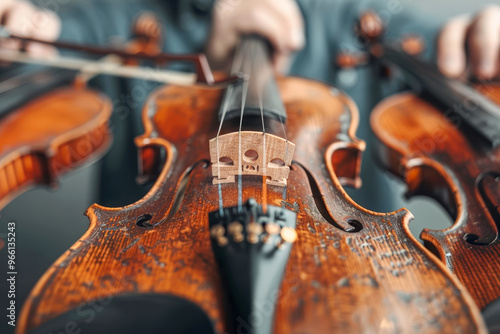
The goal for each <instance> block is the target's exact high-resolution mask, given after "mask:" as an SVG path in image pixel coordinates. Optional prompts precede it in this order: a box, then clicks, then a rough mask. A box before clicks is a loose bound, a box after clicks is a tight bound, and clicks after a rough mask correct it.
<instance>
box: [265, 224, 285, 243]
mask: <svg viewBox="0 0 500 334" xmlns="http://www.w3.org/2000/svg"><path fill="white" fill-rule="evenodd" d="M264 229H265V231H266V234H265V235H264V236H263V237H262V241H263V242H264V243H267V242H268V241H269V238H270V237H271V236H272V235H276V234H279V233H280V231H281V226H279V225H278V224H275V223H267V224H266V226H265V227H264Z"/></svg>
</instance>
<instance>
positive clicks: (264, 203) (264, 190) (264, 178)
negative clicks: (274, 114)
mask: <svg viewBox="0 0 500 334" xmlns="http://www.w3.org/2000/svg"><path fill="white" fill-rule="evenodd" d="M257 96H258V100H259V108H260V118H261V120H262V211H263V212H264V213H267V168H266V163H267V162H266V154H267V152H266V126H265V123H264V107H263V105H262V94H261V90H260V89H259V90H258V92H257Z"/></svg>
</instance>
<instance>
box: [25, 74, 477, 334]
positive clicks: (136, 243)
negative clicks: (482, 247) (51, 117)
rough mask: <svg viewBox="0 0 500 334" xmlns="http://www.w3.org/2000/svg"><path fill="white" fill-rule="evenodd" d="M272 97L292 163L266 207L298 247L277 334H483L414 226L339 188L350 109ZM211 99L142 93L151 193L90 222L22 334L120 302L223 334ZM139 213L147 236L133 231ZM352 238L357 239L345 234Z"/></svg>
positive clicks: (320, 92)
mask: <svg viewBox="0 0 500 334" xmlns="http://www.w3.org/2000/svg"><path fill="white" fill-rule="evenodd" d="M279 86H280V91H281V92H282V97H283V100H284V103H285V106H286V109H287V113H288V117H289V121H288V124H287V137H288V140H290V141H292V142H294V143H295V144H296V149H295V152H296V153H295V157H294V161H295V163H294V164H293V166H292V170H291V172H290V176H289V178H288V186H287V188H286V192H283V188H282V187H276V186H269V188H268V202H269V204H272V205H277V206H283V207H285V208H287V209H290V210H293V211H295V212H297V215H298V218H297V232H298V240H297V241H296V242H295V244H294V245H293V248H292V253H291V256H290V259H289V262H288V265H287V269H286V272H285V275H284V280H283V284H282V287H281V290H280V291H279V292H278V293H277V299H276V300H274V299H273V296H270V302H272V303H276V305H277V310H276V321H275V333H333V332H349V333H361V332H365V333H372V332H381V333H403V332H404V333H421V332H426V333H458V332H461V333H477V332H484V325H483V323H482V320H481V318H480V316H479V312H478V309H477V308H476V307H475V306H474V304H473V302H472V299H471V298H470V296H469V295H468V294H467V292H466V291H465V289H464V288H463V287H462V285H461V284H460V283H459V282H458V280H456V278H454V276H452V275H451V274H450V273H449V272H448V271H447V270H446V268H445V267H444V265H443V264H442V263H441V262H440V261H439V260H438V259H437V258H436V257H434V256H433V255H432V254H430V253H429V252H428V251H427V250H425V249H424V247H423V246H421V245H420V244H419V243H418V242H417V241H416V240H415V239H414V238H413V237H412V236H411V233H410V231H409V229H408V222H409V220H410V219H411V217H412V216H411V214H410V213H408V212H407V211H406V210H400V211H398V212H395V213H391V214H378V213H374V212H368V211H366V210H364V209H362V208H360V207H359V206H357V205H355V204H354V203H353V202H352V201H351V200H350V199H349V198H348V196H347V195H346V194H345V192H344V191H343V189H342V186H341V184H340V182H339V179H340V180H342V183H344V184H352V185H359V178H358V175H357V172H358V171H359V165H360V160H359V158H360V153H361V151H362V149H363V148H364V144H363V142H361V141H359V140H358V139H356V138H355V136H354V132H355V128H356V126H357V117H358V116H357V110H356V109H355V107H354V105H353V103H352V101H350V100H349V99H348V98H346V97H345V96H343V95H341V94H340V93H339V92H338V91H336V90H334V89H331V88H329V87H327V86H324V85H322V84H319V83H315V82H310V81H307V80H304V79H282V80H280V81H279ZM220 99H221V91H220V90H215V89H212V90H208V89H204V88H199V87H175V86H170V87H167V88H160V89H159V90H157V91H156V92H155V93H154V94H153V95H152V97H151V98H150V101H155V102H150V103H147V104H146V108H145V110H144V112H143V122H144V125H145V129H146V132H145V134H144V135H143V136H141V137H139V138H137V140H136V143H137V145H138V147H139V148H140V150H141V153H143V154H141V156H142V157H145V158H149V159H151V160H148V161H144V163H143V167H144V168H143V171H144V173H145V174H147V172H148V171H154V170H155V168H152V167H151V166H153V165H155V163H152V162H151V161H152V160H154V161H158V159H155V158H154V152H158V151H159V149H160V148H161V149H163V150H165V152H166V157H167V158H166V162H165V164H164V167H163V169H162V170H161V173H160V175H159V176H158V179H157V182H156V183H155V185H154V186H153V188H152V190H151V191H150V192H149V193H148V194H147V195H146V196H145V197H144V198H143V199H142V200H140V201H138V202H137V203H134V204H132V205H130V206H127V207H124V208H104V207H101V206H99V205H93V206H92V207H91V208H90V209H89V210H88V211H87V215H88V217H89V219H90V227H89V230H88V231H87V233H86V234H85V235H84V236H83V237H82V238H81V239H80V240H79V241H78V242H77V243H76V244H75V245H74V246H73V247H72V248H71V249H70V250H69V251H68V252H66V253H65V254H64V255H63V256H62V257H61V258H60V259H59V260H58V261H57V262H56V263H55V264H54V265H53V266H52V267H51V268H50V269H49V270H48V271H47V272H46V274H45V275H44V276H43V278H42V279H41V280H40V281H39V283H38V284H37V285H36V287H35V288H34V290H33V291H32V292H31V294H30V296H29V298H28V301H27V303H26V305H25V306H24V308H23V310H22V314H21V317H20V319H19V327H18V333H24V332H25V331H26V330H29V329H32V328H35V327H37V326H39V325H40V324H43V323H44V322H46V321H48V320H50V319H53V318H54V317H56V316H58V315H60V314H62V313H64V312H66V311H68V310H70V309H73V308H76V307H78V306H79V305H82V303H85V302H88V301H92V300H96V299H99V298H103V297H104V298H105V297H108V296H111V297H112V296H117V295H121V294H127V293H129V294H141V293H158V294H173V295H176V296H180V297H182V298H185V299H187V300H189V301H192V302H194V303H196V304H197V305H199V306H200V307H201V308H202V309H203V310H204V311H205V312H206V313H207V315H208V316H209V317H210V319H211V320H212V322H213V324H214V327H215V329H216V331H217V332H218V333H225V332H227V331H228V330H229V329H228V324H227V321H226V320H227V319H228V314H227V312H226V310H225V306H224V305H225V300H224V298H225V297H224V286H222V284H221V279H220V276H219V272H218V269H217V264H216V262H215V259H214V256H213V254H212V250H211V240H210V235H209V230H208V213H209V212H210V211H214V210H217V209H218V192H217V186H216V185H213V184H212V179H213V178H212V174H211V170H210V166H209V159H210V155H209V144H208V143H209V140H210V139H211V138H213V137H215V134H216V131H217V127H218V123H217V121H216V113H217V109H218V103H219V101H220ZM226 130H231V128H229V129H226ZM256 130H258V129H256ZM346 166H348V167H350V168H347V167H346ZM335 169H337V170H338V178H337V176H336V174H335ZM145 176H147V175H145ZM185 177H187V178H188V181H187V185H186V188H185V193H184V196H183V197H182V201H181V203H180V205H179V206H178V209H177V210H175V208H176V205H175V199H176V196H180V194H179V190H180V187H181V184H182V179H183V178H185ZM222 193H223V202H224V206H234V205H236V204H237V184H236V183H228V184H223V185H222ZM261 197H262V184H261V177H252V176H248V177H244V178H243V200H244V201H245V200H246V199H248V198H255V199H256V200H257V201H258V202H261V200H262V198H261ZM144 215H150V216H151V220H150V221H149V223H150V224H154V225H156V226H154V227H149V228H145V227H140V226H138V225H137V224H136V221H137V219H138V218H140V217H144ZM353 226H358V227H359V226H362V227H363V229H362V230H361V231H359V232H352V233H349V232H346V231H345V230H344V229H347V228H351V229H352V228H353ZM244 320H245V321H249V320H248V319H244ZM166 332H168V329H166Z"/></svg>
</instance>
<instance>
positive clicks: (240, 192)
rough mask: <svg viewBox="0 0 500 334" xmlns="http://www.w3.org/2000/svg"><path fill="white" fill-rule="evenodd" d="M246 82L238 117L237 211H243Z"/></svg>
mask: <svg viewBox="0 0 500 334" xmlns="http://www.w3.org/2000/svg"><path fill="white" fill-rule="evenodd" d="M248 86H249V84H248V80H245V81H244V82H243V90H242V98H241V115H240V128H239V131H238V211H239V212H242V211H243V185H242V180H241V174H242V173H243V169H242V164H241V128H242V126H243V114H244V112H245V105H246V99H247V93H248Z"/></svg>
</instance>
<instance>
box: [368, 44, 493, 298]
mask: <svg viewBox="0 0 500 334" xmlns="http://www.w3.org/2000/svg"><path fill="white" fill-rule="evenodd" d="M380 52H381V53H380V54H381V57H382V60H383V61H386V62H390V63H391V64H396V65H397V66H399V67H401V68H402V69H404V71H405V72H407V73H408V74H409V76H410V77H411V79H412V80H415V81H416V82H418V83H419V84H420V86H421V88H422V93H421V94H420V95H416V94H412V93H403V94H398V95H395V96H392V97H390V98H387V99H386V100H384V101H382V102H381V103H380V104H379V105H378V106H377V107H376V108H375V110H374V113H373V115H372V119H371V124H372V127H373V130H374V132H375V134H376V135H377V137H378V138H379V139H380V142H381V145H380V148H379V158H380V160H381V162H382V164H383V165H384V166H385V167H386V168H387V169H388V170H390V171H391V172H393V173H394V174H396V175H399V176H400V177H401V178H403V179H404V180H405V182H406V184H407V185H408V194H407V195H408V196H413V195H425V196H430V197H433V198H435V199H436V200H437V201H438V202H439V203H440V204H441V205H442V206H443V207H444V208H445V209H446V210H447V211H448V213H449V214H450V216H451V217H452V218H453V219H454V224H453V226H451V227H450V228H448V229H446V230H429V229H427V230H424V231H423V232H422V234H421V238H422V239H423V240H424V242H425V245H426V247H428V248H429V249H430V250H432V251H433V253H435V254H436V255H437V256H438V257H439V258H440V259H441V260H442V261H443V262H444V263H446V265H447V267H448V268H449V269H450V270H451V271H452V272H454V273H455V274H456V275H457V276H458V277H459V279H460V280H461V281H462V282H463V283H464V284H465V286H466V287H467V288H468V289H469V292H470V293H471V294H472V296H473V298H474V300H475V301H476V303H477V304H478V305H479V307H480V308H484V307H485V306H487V305H488V304H489V303H491V302H492V301H494V300H496V299H498V297H500V276H499V275H498V272H499V270H500V260H499V255H500V254H499V251H500V245H499V243H498V226H499V224H500V211H499V205H500V149H499V145H500V107H498V105H499V104H500V85H499V84H498V83H486V84H477V85H475V86H474V87H473V88H472V87H469V86H467V85H465V84H462V83H461V82H459V81H456V80H450V79H446V78H444V77H443V76H441V75H440V74H439V73H438V72H437V70H435V69H433V68H431V67H430V66H428V65H425V64H424V63H422V62H421V61H419V60H418V59H416V58H414V57H412V56H410V55H408V54H406V53H404V52H402V51H399V50H397V49H394V48H392V47H390V46H385V47H384V48H383V49H382V50H380Z"/></svg>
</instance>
